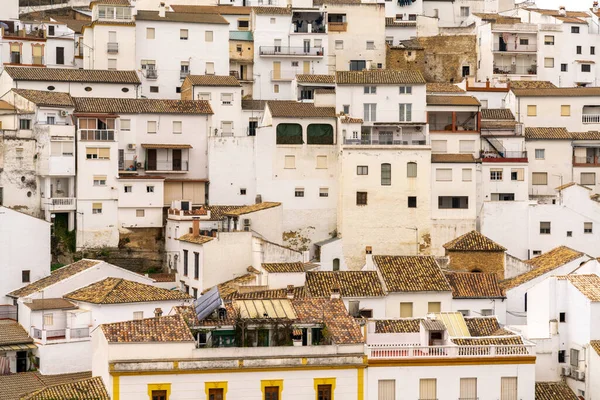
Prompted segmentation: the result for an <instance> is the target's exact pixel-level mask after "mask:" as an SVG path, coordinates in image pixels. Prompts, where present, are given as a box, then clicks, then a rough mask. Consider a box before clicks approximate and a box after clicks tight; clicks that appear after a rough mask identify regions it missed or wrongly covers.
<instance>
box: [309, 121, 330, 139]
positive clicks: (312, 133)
mask: <svg viewBox="0 0 600 400" xmlns="http://www.w3.org/2000/svg"><path fill="white" fill-rule="evenodd" d="M306 141H307V143H308V144H333V126H331V125H329V124H310V125H308V132H307V138H306Z"/></svg>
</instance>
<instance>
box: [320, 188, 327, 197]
mask: <svg viewBox="0 0 600 400" xmlns="http://www.w3.org/2000/svg"><path fill="white" fill-rule="evenodd" d="M319 197H329V188H319Z"/></svg>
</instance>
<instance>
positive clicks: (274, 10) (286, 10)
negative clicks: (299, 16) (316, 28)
mask: <svg viewBox="0 0 600 400" xmlns="http://www.w3.org/2000/svg"><path fill="white" fill-rule="evenodd" d="M252 11H254V14H258V15H290V14H291V13H292V8H291V7H252Z"/></svg>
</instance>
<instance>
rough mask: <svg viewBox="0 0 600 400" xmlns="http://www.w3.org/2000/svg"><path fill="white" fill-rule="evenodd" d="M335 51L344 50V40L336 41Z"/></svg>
mask: <svg viewBox="0 0 600 400" xmlns="http://www.w3.org/2000/svg"><path fill="white" fill-rule="evenodd" d="M335 49H336V50H343V49H344V41H343V40H336V41H335Z"/></svg>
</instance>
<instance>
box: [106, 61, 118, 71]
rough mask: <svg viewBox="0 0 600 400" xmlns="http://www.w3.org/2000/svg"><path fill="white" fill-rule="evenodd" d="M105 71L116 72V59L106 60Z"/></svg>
mask: <svg viewBox="0 0 600 400" xmlns="http://www.w3.org/2000/svg"><path fill="white" fill-rule="evenodd" d="M107 69H109V70H112V71H114V70H116V69H117V59H116V58H109V59H108V67H107Z"/></svg>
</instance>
